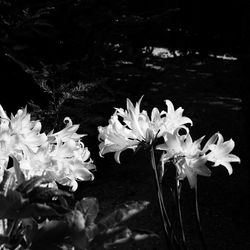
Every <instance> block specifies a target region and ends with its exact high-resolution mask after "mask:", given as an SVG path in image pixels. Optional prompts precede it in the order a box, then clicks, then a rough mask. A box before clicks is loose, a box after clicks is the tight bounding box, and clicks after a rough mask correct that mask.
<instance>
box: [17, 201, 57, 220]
mask: <svg viewBox="0 0 250 250" xmlns="http://www.w3.org/2000/svg"><path fill="white" fill-rule="evenodd" d="M52 216H60V214H58V213H57V212H56V210H55V209H53V208H52V207H50V206H48V205H46V204H41V203H31V204H27V205H26V206H24V207H23V208H22V209H21V210H20V212H19V213H18V217H19V218H29V217H33V218H39V217H46V218H48V217H52Z"/></svg>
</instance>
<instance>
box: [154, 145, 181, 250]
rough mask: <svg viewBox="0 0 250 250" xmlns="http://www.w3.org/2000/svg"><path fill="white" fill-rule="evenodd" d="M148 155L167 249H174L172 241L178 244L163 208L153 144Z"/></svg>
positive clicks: (176, 245)
mask: <svg viewBox="0 0 250 250" xmlns="http://www.w3.org/2000/svg"><path fill="white" fill-rule="evenodd" d="M150 155H151V164H152V168H153V170H154V179H155V183H156V188H157V196H158V203H159V207H160V211H161V218H162V223H163V228H164V233H165V237H166V242H167V246H168V248H169V249H174V244H173V243H175V247H176V248H177V249H179V246H178V243H177V240H176V237H175V234H174V232H173V229H172V226H171V223H170V220H169V217H168V214H167V210H166V208H165V204H164V201H163V196H162V189H161V186H160V181H159V176H158V172H157V167H156V163H155V155H154V149H153V146H152V147H151V149H150Z"/></svg>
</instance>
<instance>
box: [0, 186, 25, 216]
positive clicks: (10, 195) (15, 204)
mask: <svg viewBox="0 0 250 250" xmlns="http://www.w3.org/2000/svg"><path fill="white" fill-rule="evenodd" d="M26 202H27V200H26V199H24V198H23V197H22V195H21V194H20V193H19V192H17V191H14V190H8V191H7V193H6V194H3V193H0V204H1V206H0V219H5V218H6V219H14V218H16V217H17V215H18V212H19V211H20V209H21V208H22V206H23V205H24V204H25V203H26Z"/></svg>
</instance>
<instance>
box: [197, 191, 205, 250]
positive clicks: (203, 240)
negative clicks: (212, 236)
mask: <svg viewBox="0 0 250 250" xmlns="http://www.w3.org/2000/svg"><path fill="white" fill-rule="evenodd" d="M194 194H195V214H196V223H197V227H198V229H199V230H198V231H199V237H200V240H201V243H202V247H203V249H204V250H207V245H206V242H205V238H204V236H203V233H202V229H201V223H200V213H199V205H198V189H197V186H196V187H195V189H194Z"/></svg>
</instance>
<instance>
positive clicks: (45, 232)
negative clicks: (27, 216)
mask: <svg viewBox="0 0 250 250" xmlns="http://www.w3.org/2000/svg"><path fill="white" fill-rule="evenodd" d="M69 232H70V231H69V227H68V225H67V223H66V222H65V221H58V220H52V221H49V222H46V224H45V225H44V226H43V227H42V228H40V229H39V230H38V231H37V233H36V234H35V236H34V239H33V242H32V246H31V249H33V250H37V249H48V248H47V247H48V246H49V245H52V244H53V243H61V242H62V241H63V239H64V238H65V237H66V236H68V235H69Z"/></svg>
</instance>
